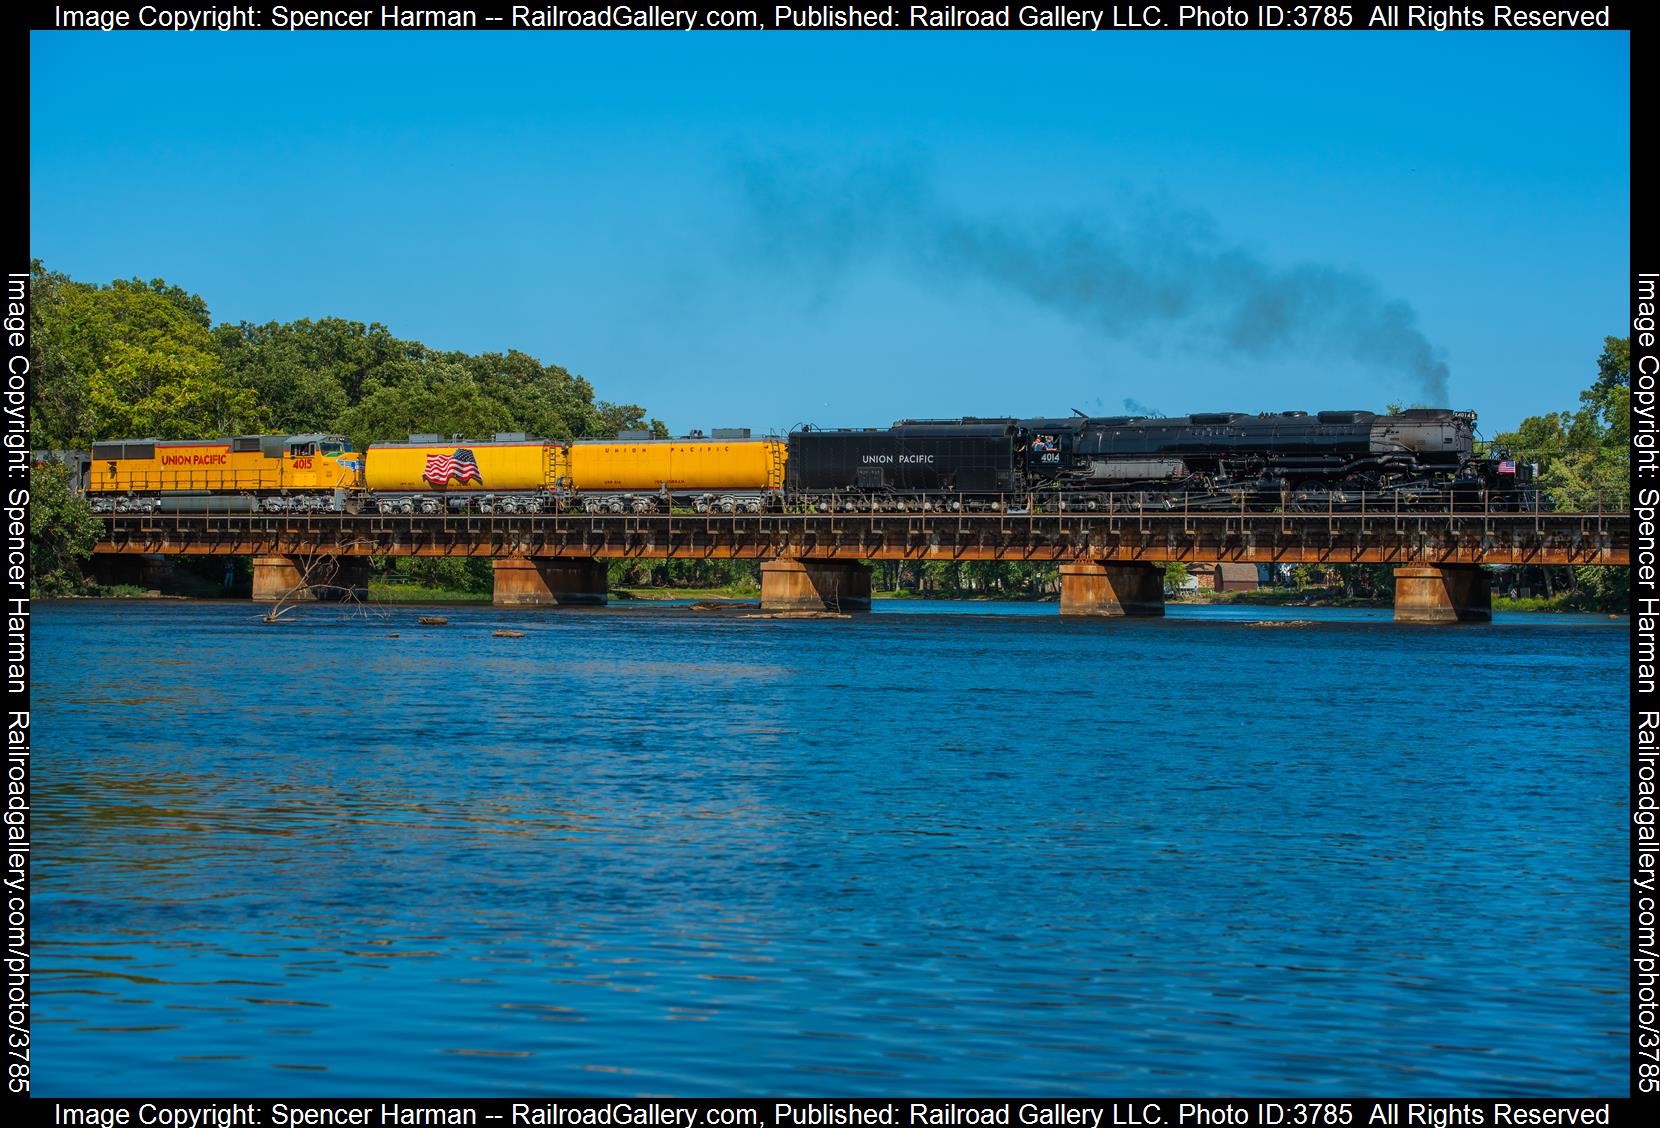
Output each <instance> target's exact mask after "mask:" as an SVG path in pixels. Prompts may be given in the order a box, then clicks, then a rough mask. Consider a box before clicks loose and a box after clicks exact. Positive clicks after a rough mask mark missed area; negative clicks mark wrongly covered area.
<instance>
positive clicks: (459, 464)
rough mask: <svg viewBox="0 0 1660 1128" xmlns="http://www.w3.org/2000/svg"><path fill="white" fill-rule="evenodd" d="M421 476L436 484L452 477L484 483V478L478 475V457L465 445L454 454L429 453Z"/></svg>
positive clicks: (438, 484) (441, 483)
mask: <svg viewBox="0 0 1660 1128" xmlns="http://www.w3.org/2000/svg"><path fill="white" fill-rule="evenodd" d="M421 477H423V478H425V479H426V480H427V481H429V482H431V483H432V484H433V485H435V486H441V485H444V484H445V483H446V482H448V481H450V480H451V479H452V478H453V479H458V480H460V481H463V482H478V483H479V484H480V485H482V484H483V483H484V479H482V478H480V477H479V475H478V459H476V458H474V457H473V452H472V451H470V450H468V449H467V448H465V447H462V448H461V449H460V450H457V451H456V452H455V453H454V454H429V455H427V468H426V471H425V472H424V473H423V474H422V475H421Z"/></svg>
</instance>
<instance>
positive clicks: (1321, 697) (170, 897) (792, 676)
mask: <svg viewBox="0 0 1660 1128" xmlns="http://www.w3.org/2000/svg"><path fill="white" fill-rule="evenodd" d="M1207 610H1208V609H1207ZM1227 610H1228V612H1229V614H1224V615H1220V616H1217V615H1210V616H1201V615H1196V614H1188V613H1187V612H1186V609H1175V608H1173V609H1172V612H1173V613H1172V615H1171V617H1170V618H1169V619H1167V620H1165V621H1163V622H1152V623H1140V624H1127V623H1116V624H1114V623H1100V622H1081V623H1073V622H1061V621H1058V620H1057V619H1056V618H1055V616H1054V612H1053V607H1052V606H1050V607H1043V606H1034V605H1024V606H1023V605H1012V606H1007V605H1006V606H999V607H986V606H983V605H981V606H973V607H970V608H968V609H967V610H965V609H964V608H963V607H962V606H960V605H958V606H949V605H947V606H943V607H942V606H939V605H934V606H928V607H923V608H915V607H905V606H894V605H883V606H881V607H880V608H879V613H878V614H876V615H873V616H870V617H868V618H864V619H853V620H847V621H833V622H825V621H776V620H743V619H738V618H735V617H724V616H721V615H719V614H709V613H702V612H692V611H677V610H674V609H663V608H649V609H632V608H631V609H626V610H624V609H618V610H616V611H601V612H592V613H582V614H574V615H558V614H536V613H516V614H515V613H511V612H497V611H493V610H490V609H486V608H466V609H461V610H451V611H449V612H447V614H448V617H449V618H450V620H451V622H450V625H449V626H448V627H446V628H444V629H442V630H431V629H425V628H420V627H417V626H415V625H414V622H413V620H414V618H415V616H416V614H418V612H417V611H416V610H415V609H407V610H406V609H399V610H398V611H396V612H394V613H392V617H391V618H390V619H389V620H387V621H384V622H382V621H374V622H365V621H363V620H360V619H359V620H353V619H350V618H342V617H339V616H338V615H333V614H331V613H330V612H329V611H328V610H327V609H321V608H319V609H315V610H313V609H306V615H307V620H306V621H305V622H303V623H300V624H296V625H294V626H292V627H285V628H283V630H282V631H280V632H279V631H273V630H272V629H271V628H269V627H266V626H264V625H262V624H259V623H257V622H254V621H252V620H251V619H250V618H249V616H248V615H247V612H246V608H245V607H235V606H232V605H228V604H226V605H208V604H204V605H177V604H174V605H166V606H145V605H134V604H101V605H100V604H67V605H56V606H47V607H43V608H42V609H41V610H40V612H39V614H38V617H37V620H36V636H35V645H36V655H37V663H38V664H37V671H39V673H40V676H41V678H42V684H41V686H40V689H39V692H38V694H37V697H36V700H35V706H36V715H35V736H36V750H35V760H34V763H35V772H36V775H35V803H36V810H37V813H38V814H39V815H40V818H41V828H40V831H39V833H38V834H37V849H38V851H39V853H38V855H37V863H36V870H35V876H36V881H37V886H36V888H37V895H36V899H35V905H34V908H35V925H36V929H37V937H38V941H37V947H36V954H37V966H36V969H35V977H36V978H35V983H36V996H35V999H36V1021H37V1023H38V1027H37V1051H38V1055H37V1068H38V1073H37V1078H38V1082H39V1089H38V1091H39V1092H41V1093H43V1094H48V1095H56V1094H96V1093H135V1094H136V1093H167V1094H179V1095H188V1094H235V1093H267V1092H283V1093H295V1094H319V1095H326V1094H359V1095H367V1094H380V1093H386V1092H397V1093H411V1094H414V1093H430V1094H452V1095H453V1094H492V1093H503V1094H505V1093H534V1092H541V1093H615V1092H627V1093H634V1092H640V1093H674V1094H684V1095H705V1094H719V1093H743V1092H796V1093H806V1094H819V1093H824V1094H844V1093H891V1092H922V1093H995V1094H998V1095H1008V1094H1011V1093H1026V1092H1029V1093H1068V1092H1072V1093H1092V1092H1112V1093H1115V1094H1136V1093H1169V1092H1177V1091H1179V1092H1194V1093H1203V1092H1215V1093H1244V1094H1249V1093H1270V1092H1272V1093H1285V1092H1287V1091H1299V1092H1317V1093H1338V1092H1340V1093H1343V1094H1347V1095H1355V1094H1364V1093H1375V1092H1389V1093H1426V1094H1435V1095H1448V1094H1472V1095H1473V1094H1485V1093H1499V1092H1508V1093H1571V1092H1599V1091H1600V1092H1608V1091H1610V1090H1620V1089H1621V1087H1622V1086H1623V1085H1624V1076H1625V1073H1624V1070H1625V1056H1624V1054H1625V1043H1624V1037H1625V1028H1626V1011H1625V1003H1624V993H1623V992H1624V979H1623V975H1624V967H1623V963H1622V959H1621V945H1622V943H1623V929H1624V903H1623V899H1622V896H1623V895H1622V892H1621V890H1622V885H1621V874H1622V869H1621V867H1622V865H1623V854H1622V852H1621V843H1622V838H1621V835H1620V829H1619V828H1620V827H1621V825H1622V817H1623V809H1624V807H1623V804H1624V778H1625V777H1624V772H1625V766H1624V760H1623V756H1622V751H1621V750H1622V748H1623V739H1624V728H1623V726H1624V720H1623V712H1624V708H1625V706H1626V697H1625V695H1626V690H1625V687H1624V681H1623V676H1624V675H1623V672H1622V671H1623V664H1624V662H1625V659H1626V656H1627V655H1626V639H1625V636H1624V634H1623V632H1622V631H1620V630H1618V629H1614V630H1611V629H1608V627H1607V626H1606V624H1604V623H1601V622H1598V621H1594V620H1589V621H1583V622H1578V623H1575V622H1564V621H1561V620H1558V619H1554V618H1553V619H1549V620H1547V619H1546V618H1545V617H1539V619H1538V620H1528V621H1524V622H1501V623H1498V624H1495V625H1494V626H1493V627H1490V628H1478V629H1473V630H1442V631H1426V630H1422V629H1414V628H1397V627H1395V626H1394V625H1393V624H1392V623H1390V622H1389V621H1388V618H1387V615H1383V616H1379V615H1376V614H1372V613H1345V614H1340V615H1333V614H1329V613H1324V612H1317V611H1311V610H1309V609H1283V610H1282V609H1259V608H1251V609H1239V608H1231V609H1227ZM1236 611H1237V612H1247V613H1248V614H1247V615H1245V616H1235V615H1232V612H1236ZM405 619H407V621H404V620H405ZM1289 620H1297V621H1300V622H1299V624H1298V625H1296V626H1292V627H1282V628H1279V629H1262V628H1261V627H1260V626H1259V624H1261V623H1264V622H1283V621H1289ZM504 626H511V627H513V628H514V629H522V630H524V631H525V637H524V638H522V639H514V640H510V641H504V640H498V639H492V638H491V637H490V631H491V630H493V629H496V628H498V627H504ZM388 631H396V632H397V633H399V636H400V637H399V638H397V639H387V638H385V637H384V636H385V635H386V634H387V633H388ZM181 639H183V640H187V643H188V644H187V645H182V646H181V643H180V640H181ZM150 654H165V655H166V656H167V657H166V660H165V662H159V663H158V662H152V661H149V660H147V659H146V658H145V657H144V656H145V655H150Z"/></svg>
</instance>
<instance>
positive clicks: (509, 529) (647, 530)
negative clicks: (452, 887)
mask: <svg viewBox="0 0 1660 1128" xmlns="http://www.w3.org/2000/svg"><path fill="white" fill-rule="evenodd" d="M102 520H103V521H104V524H105V528H106V534H105V536H104V537H103V539H102V540H101V541H100V543H99V544H98V545H97V546H96V547H95V548H94V551H95V552H100V553H159V554H219V555H239V556H253V555H277V554H285V555H314V554H325V555H341V556H489V557H501V556H542V557H560V556H563V557H600V558H610V557H659V558H688V557H746V558H760V559H775V558H784V557H794V558H801V559H810V558H820V559H830V558H838V559H848V560H872V559H874V560H1042V561H1059V562H1063V563H1064V562H1067V561H1074V560H1144V561H1164V560H1182V561H1213V560H1214V561H1240V562H1246V563H1280V562H1287V563H1333V564H1337V563H1362V562H1365V563H1384V564H1609V565H1618V564H1628V563H1630V551H1631V523H1630V515H1629V513H1627V512H1623V511H1618V510H1615V511H1608V512H1597V513H1489V512H1473V513H1471V512H1464V513H1454V512H1440V513H1423V512H1370V513H1367V512H1346V513H1345V512H1335V513H1282V512H1260V513H1259V512H1247V511H1229V512H1214V511H1213V512H1193V513H1185V512H1183V511H1181V510H1180V509H1175V510H1163V509H1151V508H1149V509H1147V510H1145V511H1139V512H1128V513H1125V512H1119V513H1114V514H1095V513H1090V514H1086V513H1076V514H1074V513H1067V514H1037V515H1025V514H1009V513H1003V514H998V513H989V514H962V515H957V514H942V513H929V514H915V513H913V514H805V515H803V514H789V515H783V514H765V515H759V516H712V515H701V514H684V515H682V514H673V515H667V514H652V515H632V514H616V515H611V514H600V515H587V514H560V515H551V514H543V515H516V516H508V515H499V514H498V515H480V514H453V515H452V514H435V515H430V516H428V515H410V516H389V515H384V514H361V515H354V514H315V515H291V514H271V513H229V514H199V513H198V514H188V513H179V514H172V513H157V514H113V515H106V516H104V517H103V518H102Z"/></svg>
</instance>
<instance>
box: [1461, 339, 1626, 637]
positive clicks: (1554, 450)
mask: <svg viewBox="0 0 1660 1128" xmlns="http://www.w3.org/2000/svg"><path fill="white" fill-rule="evenodd" d="M1493 445H1494V447H1495V448H1499V449H1505V450H1508V451H1510V452H1511V453H1512V454H1513V455H1514V456H1515V457H1517V458H1519V459H1522V460H1524V461H1529V462H1537V463H1538V464H1539V480H1540V484H1541V485H1542V486H1543V487H1544V489H1545V492H1546V495H1547V496H1548V497H1549V499H1550V501H1551V503H1552V504H1553V505H1554V506H1555V507H1556V508H1558V509H1591V508H1595V507H1596V506H1597V505H1598V504H1601V505H1602V506H1603V507H1605V508H1613V507H1617V506H1619V505H1621V504H1622V502H1623V500H1624V496H1625V493H1626V491H1627V489H1628V488H1629V484H1630V481H1631V338H1629V337H1605V338H1603V342H1602V352H1601V354H1600V355H1599V356H1598V357H1597V378H1596V380H1595V382H1593V383H1592V384H1591V386H1590V387H1589V388H1586V389H1585V390H1584V391H1583V392H1581V393H1579V408H1578V410H1576V411H1553V412H1547V413H1545V414H1544V415H1534V416H1530V417H1528V418H1527V419H1524V420H1522V422H1521V425H1520V426H1518V427H1517V428H1516V430H1514V431H1507V432H1505V433H1504V434H1501V435H1497V436H1495V437H1494V439H1493ZM1567 578H1568V583H1569V585H1570V587H1571V592H1570V595H1571V597H1572V598H1570V600H1569V602H1570V603H1572V604H1573V605H1575V606H1580V607H1584V608H1586V609H1594V610H1604V611H1623V610H1625V609H1626V608H1628V607H1629V606H1630V597H1631V576H1630V570H1629V569H1627V568H1604V567H1583V568H1574V569H1572V570H1571V571H1570V572H1569V574H1568V577H1567ZM1545 582H1546V583H1547V584H1548V583H1550V582H1551V581H1550V579H1549V578H1548V577H1547V578H1546V581H1545Z"/></svg>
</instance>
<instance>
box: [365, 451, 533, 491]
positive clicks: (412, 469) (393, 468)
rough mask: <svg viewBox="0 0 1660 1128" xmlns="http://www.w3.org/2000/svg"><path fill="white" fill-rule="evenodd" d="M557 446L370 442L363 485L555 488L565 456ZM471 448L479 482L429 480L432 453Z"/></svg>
mask: <svg viewBox="0 0 1660 1128" xmlns="http://www.w3.org/2000/svg"><path fill="white" fill-rule="evenodd" d="M558 446H559V444H557V443H553V442H548V441H544V440H533V441H530V442H519V443H469V442H449V443H423V444H419V445H415V446H411V445H409V444H406V443H372V444H370V446H369V450H368V453H367V455H366V457H367V459H368V467H367V468H366V469H365V471H364V476H363V480H364V484H365V485H366V486H367V487H368V488H369V489H370V490H372V491H376V492H380V491H385V492H387V493H392V492H399V491H408V492H417V493H431V492H434V491H448V492H461V493H498V492H503V491H512V490H541V489H549V488H552V487H553V486H554V485H555V484H556V483H557V480H558V478H559V477H560V476H561V475H562V474H563V473H565V471H564V469H563V467H562V464H561V459H560V458H559V456H558V455H557V454H556V453H550V450H549V448H555V450H556V449H557V448H558ZM463 449H464V450H470V451H472V452H473V458H474V460H475V461H476V462H477V463H478V474H479V476H478V480H477V481H473V482H465V481H461V480H459V479H457V478H453V477H452V478H450V479H448V480H445V481H437V482H434V481H429V480H428V479H427V478H426V476H425V475H426V472H427V459H428V458H429V457H433V456H437V457H445V458H453V457H454V456H455V452H456V451H458V450H463Z"/></svg>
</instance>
